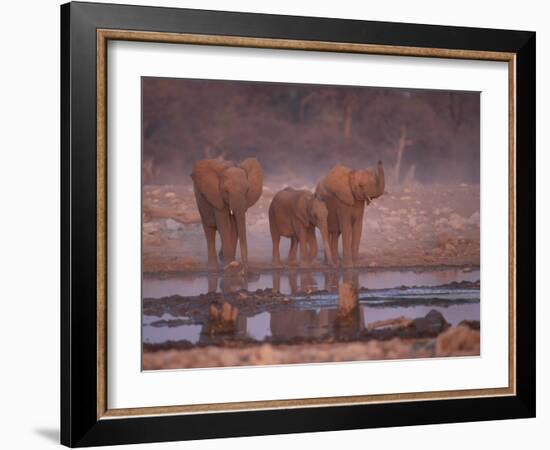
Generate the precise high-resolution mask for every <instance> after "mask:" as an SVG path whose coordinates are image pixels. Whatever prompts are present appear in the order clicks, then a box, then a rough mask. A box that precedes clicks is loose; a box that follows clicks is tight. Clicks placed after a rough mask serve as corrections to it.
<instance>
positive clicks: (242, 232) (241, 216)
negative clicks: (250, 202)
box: [235, 209, 248, 267]
mask: <svg viewBox="0 0 550 450" xmlns="http://www.w3.org/2000/svg"><path fill="white" fill-rule="evenodd" d="M235 221H236V224H237V237H238V239H239V243H240V249H241V259H242V262H243V265H244V266H245V267H247V266H248V246H247V242H246V210H245V209H243V210H242V211H239V212H236V213H235Z"/></svg>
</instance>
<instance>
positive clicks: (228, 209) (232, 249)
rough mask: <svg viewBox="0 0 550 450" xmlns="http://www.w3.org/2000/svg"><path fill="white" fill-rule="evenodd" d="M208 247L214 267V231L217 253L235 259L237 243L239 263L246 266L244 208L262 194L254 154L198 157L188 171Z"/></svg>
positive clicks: (227, 259) (257, 165) (258, 170)
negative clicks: (233, 157)
mask: <svg viewBox="0 0 550 450" xmlns="http://www.w3.org/2000/svg"><path fill="white" fill-rule="evenodd" d="M191 178H192V179H193V190H194V192H195V199H196V201H197V206H198V208H199V214H200V217H201V221H202V227H203V230H204V234H205V236H206V242H207V247H208V266H209V267H210V268H217V267H218V259H217V256H216V231H218V233H219V234H220V238H221V244H222V246H221V257H222V259H223V261H224V262H225V263H227V262H231V261H233V260H234V259H235V253H236V250H237V240H238V241H239V243H240V250H241V259H242V264H243V267H244V268H245V269H246V268H247V267H248V246H247V240H246V210H247V209H248V208H250V207H251V206H252V205H254V204H255V203H256V202H257V201H258V200H259V198H260V196H261V195H262V189H263V169H262V166H261V165H260V163H259V162H258V160H257V159H256V158H248V159H245V160H243V161H241V162H240V163H238V164H237V163H235V162H233V161H226V160H224V159H203V160H201V161H198V162H197V163H196V164H195V165H194V167H193V171H192V173H191Z"/></svg>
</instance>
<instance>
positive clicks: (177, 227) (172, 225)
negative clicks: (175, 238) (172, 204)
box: [166, 218, 183, 231]
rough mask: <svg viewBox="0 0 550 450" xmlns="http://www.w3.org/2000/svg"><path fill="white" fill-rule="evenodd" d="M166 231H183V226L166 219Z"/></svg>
mask: <svg viewBox="0 0 550 450" xmlns="http://www.w3.org/2000/svg"><path fill="white" fill-rule="evenodd" d="M166 229H167V230H169V231H178V230H183V225H182V224H181V223H179V222H176V221H175V220H174V219H171V218H168V219H166Z"/></svg>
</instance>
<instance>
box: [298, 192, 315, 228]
mask: <svg viewBox="0 0 550 450" xmlns="http://www.w3.org/2000/svg"><path fill="white" fill-rule="evenodd" d="M312 197H313V194H311V193H310V192H302V193H301V194H300V196H299V197H298V201H297V202H296V206H295V209H294V211H295V212H296V217H297V218H298V220H299V221H300V222H301V223H302V225H304V226H305V227H309V225H310V223H309V203H310V201H311V198H312Z"/></svg>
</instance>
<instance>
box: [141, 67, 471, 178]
mask: <svg viewBox="0 0 550 450" xmlns="http://www.w3.org/2000/svg"><path fill="white" fill-rule="evenodd" d="M142 95H143V97H142V100H143V111H142V113H143V131H142V132H143V157H144V161H153V162H154V165H155V167H157V168H160V169H159V170H160V171H162V173H163V174H164V175H165V176H166V177H176V178H177V177H178V176H179V174H182V175H183V176H187V175H188V174H189V173H190V171H191V167H192V165H193V164H194V162H195V161H197V160H199V159H202V158H214V157H218V156H223V157H225V158H226V159H235V160H241V159H243V158H245V157H248V156H257V157H258V158H259V159H260V160H261V163H262V165H263V166H264V168H265V170H266V172H267V173H268V174H270V173H281V174H283V175H285V176H289V177H292V176H295V177H306V178H307V177H308V176H311V177H316V176H317V175H318V173H322V172H324V171H326V170H328V169H329V168H330V167H332V166H333V165H334V164H336V163H343V164H346V165H348V166H351V167H358V166H366V165H372V164H375V163H376V161H378V160H379V159H380V160H383V161H384V164H385V167H386V171H387V172H388V173H389V174H390V176H391V177H392V180H391V181H392V182H393V183H396V184H397V183H400V182H401V181H402V180H404V179H405V178H406V177H413V178H414V179H415V180H418V181H421V182H446V181H452V182H456V181H465V182H478V181H479V149H480V99H479V93H477V92H459V91H437V90H416V89H395V88H372V87H353V86H325V85H307V84H286V83H259V82H245V81H217V80H188V79H169V78H144V80H143V92H142Z"/></svg>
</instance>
